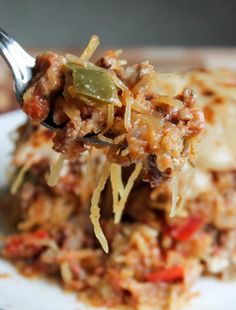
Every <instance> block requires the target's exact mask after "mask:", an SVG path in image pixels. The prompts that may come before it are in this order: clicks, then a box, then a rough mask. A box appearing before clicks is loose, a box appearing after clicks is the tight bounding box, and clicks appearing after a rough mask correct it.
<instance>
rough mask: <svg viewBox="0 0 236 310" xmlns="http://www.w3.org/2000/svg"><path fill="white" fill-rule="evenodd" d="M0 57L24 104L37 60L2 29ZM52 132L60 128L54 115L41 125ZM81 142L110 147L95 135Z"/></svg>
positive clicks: (0, 29)
mask: <svg viewBox="0 0 236 310" xmlns="http://www.w3.org/2000/svg"><path fill="white" fill-rule="evenodd" d="M0 55H2V57H3V59H4V60H5V62H6V63H7V65H8V67H9V68H10V70H11V73H12V75H13V79H14V82H15V94H16V99H17V101H18V103H19V104H20V105H21V103H22V102H23V95H24V93H25V91H26V89H27V87H28V85H29V84H30V82H31V80H32V78H33V76H34V67H35V58H33V57H32V56H31V55H29V54H28V53H27V52H26V51H25V50H24V49H23V48H22V47H21V46H20V45H19V44H18V43H17V42H16V41H15V40H14V39H13V38H12V37H11V36H10V35H9V34H8V33H6V32H5V31H4V30H3V29H2V28H0ZM41 124H42V125H43V126H45V127H47V128H48V129H50V130H55V129H56V128H60V127H61V126H58V125H57V124H55V123H54V121H53V118H52V114H51V113H50V112H49V115H48V117H47V119H46V120H44V121H43V122H42V123H41ZM78 139H79V140H85V141H88V142H89V143H93V144H99V145H101V146H102V145H103V146H106V145H110V144H109V143H108V142H105V141H101V140H98V139H97V138H96V137H95V135H87V136H85V137H78Z"/></svg>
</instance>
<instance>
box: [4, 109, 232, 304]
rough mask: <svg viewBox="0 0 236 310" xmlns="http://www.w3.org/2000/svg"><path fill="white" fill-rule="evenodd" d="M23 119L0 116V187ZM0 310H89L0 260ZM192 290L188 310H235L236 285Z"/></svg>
mask: <svg viewBox="0 0 236 310" xmlns="http://www.w3.org/2000/svg"><path fill="white" fill-rule="evenodd" d="M24 119H25V116H24V114H23V113H22V112H11V113H7V114H5V115H3V116H0V130H1V133H0V152H1V153H0V154H1V155H0V184H4V176H5V170H6V167H7V164H8V163H9V160H10V152H11V150H12V147H13V145H12V142H11V139H10V137H9V133H10V132H12V130H13V129H14V128H16V127H17V126H18V125H19V124H21V123H22V122H23V121H24ZM2 273H8V274H10V277H8V278H2V279H1V278H0V310H89V309H90V310H91V308H89V307H87V306H84V305H83V304H82V303H80V302H79V301H78V300H77V298H76V296H75V294H72V293H65V292H64V291H63V290H62V289H60V287H59V286H58V285H56V284H51V283H48V282H47V281H44V280H38V279H37V280H32V279H30V280H29V279H27V278H24V277H22V276H20V275H19V274H18V273H17V272H16V270H15V268H14V267H13V266H12V265H11V264H9V263H8V262H6V261H4V260H1V259H0V274H2ZM193 290H194V291H199V293H200V297H198V298H195V299H194V300H193V301H192V304H191V306H189V307H188V309H189V310H236V282H228V283H225V282H220V281H216V280H214V279H203V280H200V281H199V282H198V283H197V284H196V285H195V287H194V288H193Z"/></svg>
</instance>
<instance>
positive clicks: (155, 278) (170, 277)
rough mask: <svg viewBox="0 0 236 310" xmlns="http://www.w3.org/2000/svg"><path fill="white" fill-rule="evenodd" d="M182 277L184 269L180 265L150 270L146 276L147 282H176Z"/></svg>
mask: <svg viewBox="0 0 236 310" xmlns="http://www.w3.org/2000/svg"><path fill="white" fill-rule="evenodd" d="M183 278H184V269H183V267H182V266H173V267H169V268H164V269H160V270H157V271H154V272H151V273H150V274H149V275H148V276H147V280H148V281H149V282H176V281H182V280H183Z"/></svg>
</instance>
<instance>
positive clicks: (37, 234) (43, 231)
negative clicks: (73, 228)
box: [34, 229, 48, 239]
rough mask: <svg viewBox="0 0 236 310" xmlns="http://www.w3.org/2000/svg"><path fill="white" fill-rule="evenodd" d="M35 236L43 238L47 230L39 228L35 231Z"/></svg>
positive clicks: (46, 235) (45, 236) (46, 234)
mask: <svg viewBox="0 0 236 310" xmlns="http://www.w3.org/2000/svg"><path fill="white" fill-rule="evenodd" d="M34 235H35V237H37V238H38V239H45V238H47V237H48V232H47V231H46V230H44V229H39V230H37V231H36V232H35V234H34Z"/></svg>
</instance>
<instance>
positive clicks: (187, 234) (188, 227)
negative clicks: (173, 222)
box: [170, 216, 202, 241]
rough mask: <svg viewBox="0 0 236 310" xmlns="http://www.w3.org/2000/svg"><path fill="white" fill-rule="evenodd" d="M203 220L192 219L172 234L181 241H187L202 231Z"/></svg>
mask: <svg viewBox="0 0 236 310" xmlns="http://www.w3.org/2000/svg"><path fill="white" fill-rule="evenodd" d="M201 226H202V220H201V219H200V218H199V217H195V216H193V217H190V218H188V219H187V220H186V221H185V223H184V224H183V225H181V226H178V227H175V228H173V229H172V230H171V232H170V234H171V236H172V237H173V238H175V239H176V240H179V241H187V240H189V239H191V237H192V236H193V235H194V234H195V233H196V232H197V231H198V230H199V229H200V227H201Z"/></svg>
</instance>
